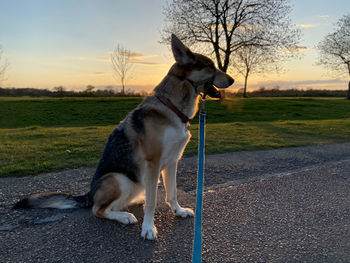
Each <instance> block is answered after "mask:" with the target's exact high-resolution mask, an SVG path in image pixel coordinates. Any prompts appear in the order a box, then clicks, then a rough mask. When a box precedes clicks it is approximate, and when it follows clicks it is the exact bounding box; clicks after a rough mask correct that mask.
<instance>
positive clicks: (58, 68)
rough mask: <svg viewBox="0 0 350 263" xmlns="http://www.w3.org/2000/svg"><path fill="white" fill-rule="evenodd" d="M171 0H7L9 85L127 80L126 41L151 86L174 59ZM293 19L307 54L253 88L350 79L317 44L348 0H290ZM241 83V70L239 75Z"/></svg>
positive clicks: (136, 70) (138, 81)
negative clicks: (121, 74)
mask: <svg viewBox="0 0 350 263" xmlns="http://www.w3.org/2000/svg"><path fill="white" fill-rule="evenodd" d="M165 2H166V1H165V0H128V1H126V0H125V1H122V0H119V1H117V0H100V1H97V0H75V1H71V0H50V1H47V0H0V3H1V9H0V25H1V27H0V28H1V29H0V45H1V46H2V49H3V51H4V55H3V57H4V58H5V59H6V60H7V61H8V62H9V64H10V66H9V68H8V70H7V74H6V80H5V81H3V82H1V83H0V85H1V86H3V87H17V88H47V89H52V88H53V87H57V86H63V87H65V88H66V89H67V90H73V89H75V90H77V89H84V88H85V87H86V86H87V85H94V86H96V87H99V88H104V87H106V86H111V85H114V86H116V85H120V83H119V82H118V81H117V80H116V79H115V78H113V74H112V68H111V63H110V53H111V51H113V50H114V49H115V47H116V46H117V44H122V45H124V46H126V47H127V48H128V49H130V50H131V51H133V52H134V53H136V54H137V57H136V60H135V65H134V67H133V71H132V74H131V77H130V78H129V79H128V80H127V86H128V87H129V88H130V89H136V90H151V89H152V88H153V87H155V86H156V85H157V84H158V83H159V82H160V81H161V80H162V78H163V77H164V76H165V74H166V73H167V71H168V70H169V68H170V66H171V65H172V64H173V63H174V59H173V57H172V55H171V52H170V49H169V47H168V46H166V45H164V44H160V43H159V40H160V32H161V30H162V28H163V23H164V15H163V11H162V10H163V6H164V5H165ZM290 2H291V5H292V7H293V10H292V13H291V19H292V23H293V24H295V25H296V26H297V27H298V28H299V29H300V30H301V32H302V40H301V42H300V46H305V47H307V49H305V50H303V51H301V52H302V58H301V59H293V60H289V61H288V62H285V63H284V69H285V70H284V71H283V72H282V73H280V74H264V75H256V76H252V77H251V78H250V79H249V84H250V86H249V87H251V88H258V87H261V86H265V87H274V86H279V87H281V88H331V89H339V88H340V89H346V88H347V85H346V79H344V78H340V77H339V76H335V75H332V74H330V73H329V72H327V70H326V69H324V68H323V67H321V66H318V65H316V60H317V51H316V50H315V48H314V47H315V46H316V44H317V43H318V42H319V41H320V40H322V39H323V37H324V36H325V35H326V34H328V33H330V32H332V31H333V30H334V24H335V23H336V22H337V20H338V19H339V18H341V17H342V16H343V15H345V14H349V13H350V1H349V0H332V1H329V0H319V1H317V0H291V1H290ZM233 77H234V78H235V79H236V84H234V85H233V86H232V88H233V89H234V90H235V89H239V88H241V87H242V81H243V79H242V77H241V76H239V75H236V76H233Z"/></svg>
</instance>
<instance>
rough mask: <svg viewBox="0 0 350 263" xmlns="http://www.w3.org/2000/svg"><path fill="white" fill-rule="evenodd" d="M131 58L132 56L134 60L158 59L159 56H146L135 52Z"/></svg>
mask: <svg viewBox="0 0 350 263" xmlns="http://www.w3.org/2000/svg"><path fill="white" fill-rule="evenodd" d="M130 56H131V58H132V59H135V60H140V59H147V58H154V57H158V55H151V54H149V55H145V54H141V53H135V52H132V53H131V54H130Z"/></svg>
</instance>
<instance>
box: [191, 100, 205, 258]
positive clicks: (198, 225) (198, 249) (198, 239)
mask: <svg viewBox="0 0 350 263" xmlns="http://www.w3.org/2000/svg"><path fill="white" fill-rule="evenodd" d="M201 104H202V107H201V111H200V112H199V145H198V179H197V180H198V181H197V198H196V214H195V218H194V241H193V256H192V262H193V263H200V262H202V208H203V183H204V161H205V160H204V139H205V138H204V137H205V133H204V128H205V127H204V125H205V111H204V100H202V102H201Z"/></svg>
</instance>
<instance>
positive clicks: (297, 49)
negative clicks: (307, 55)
mask: <svg viewBox="0 0 350 263" xmlns="http://www.w3.org/2000/svg"><path fill="white" fill-rule="evenodd" d="M286 49H287V50H289V51H305V50H307V49H308V48H307V47H306V46H290V47H287V48H286Z"/></svg>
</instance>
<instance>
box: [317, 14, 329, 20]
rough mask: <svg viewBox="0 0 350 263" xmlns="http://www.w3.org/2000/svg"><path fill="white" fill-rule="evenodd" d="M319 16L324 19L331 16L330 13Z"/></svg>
mask: <svg viewBox="0 0 350 263" xmlns="http://www.w3.org/2000/svg"><path fill="white" fill-rule="evenodd" d="M319 17H320V18H323V19H328V18H330V16H329V15H319Z"/></svg>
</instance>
